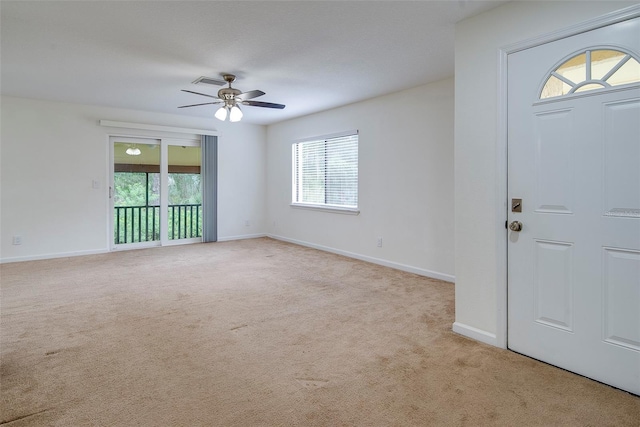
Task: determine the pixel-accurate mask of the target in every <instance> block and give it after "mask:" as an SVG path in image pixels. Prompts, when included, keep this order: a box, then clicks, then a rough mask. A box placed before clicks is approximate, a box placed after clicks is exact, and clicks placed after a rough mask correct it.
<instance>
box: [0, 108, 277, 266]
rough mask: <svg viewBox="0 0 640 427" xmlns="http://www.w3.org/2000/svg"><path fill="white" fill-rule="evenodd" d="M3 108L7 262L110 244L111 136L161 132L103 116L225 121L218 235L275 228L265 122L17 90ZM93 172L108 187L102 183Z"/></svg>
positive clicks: (181, 123)
mask: <svg viewBox="0 0 640 427" xmlns="http://www.w3.org/2000/svg"><path fill="white" fill-rule="evenodd" d="M1 107H2V109H1V121H2V130H1V134H0V150H1V157H0V160H1V171H0V195H1V204H0V207H1V216H0V218H1V223H0V236H1V238H0V240H1V241H0V259H1V260H3V261H11V260H21V259H33V258H41V257H43V258H44V257H52V256H62V255H75V254H83V253H92V252H103V251H107V250H109V246H110V236H109V233H108V224H109V222H108V218H109V217H108V215H109V212H108V198H107V189H108V182H109V172H108V171H109V146H108V136H109V134H110V133H118V134H123V133H124V134H128V135H145V136H158V135H159V134H160V132H154V131H140V130H126V129H116V128H107V127H103V126H100V125H99V124H98V123H99V120H101V119H106V120H116V121H123V122H134V123H144V124H154V125H163V126H175V127H183V128H195V129H217V130H218V132H219V144H218V150H219V152H218V154H219V160H218V161H219V170H218V179H219V182H218V236H219V238H220V239H221V240H223V239H225V238H231V237H234V236H236V237H237V236H245V235H256V234H258V235H259V234H264V233H265V232H266V214H265V200H266V199H265V193H266V187H265V181H266V166H265V156H266V129H265V127H264V126H256V125H249V124H244V123H234V124H233V125H231V124H230V123H222V122H218V121H217V120H216V121H214V119H210V120H209V119H202V118H190V117H185V116H178V115H169V114H158V113H150V112H141V111H131V110H122V109H114V108H106V107H96V106H87V105H74V104H62V103H54V102H47V101H38V100H28V99H21V98H11V97H3V98H2V100H1ZM166 136H174V137H180V136H184V135H180V134H166ZM93 180H96V181H98V182H99V183H100V185H101V188H100V189H97V190H96V189H93V188H92V181H93ZM246 220H249V221H250V224H251V225H250V226H249V227H246V226H245V221H246ZM14 235H21V236H22V237H23V243H22V245H19V246H16V245H12V237H13V236H14Z"/></svg>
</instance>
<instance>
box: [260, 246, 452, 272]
mask: <svg viewBox="0 0 640 427" xmlns="http://www.w3.org/2000/svg"><path fill="white" fill-rule="evenodd" d="M267 237H270V238H272V239H276V240H282V241H283V242H289V243H294V244H296V245H300V246H306V247H308V248H313V249H318V250H321V251H325V252H331V253H334V254H337V255H343V256H346V257H349V258H355V259H359V260H361V261H366V262H370V263H372V264H378V265H382V266H385V267H390V268H395V269H396V270H402V271H406V272H408V273H414V274H417V275H420V276H426V277H431V278H432V279H438V280H443V281H445V282H451V283H455V281H456V277H455V276H452V275H450V274H444V273H440V272H437V271H431V270H426V269H424V268H418V267H413V266H410V265H406V264H400V263H397V262H393V261H387V260H385V259H380V258H374V257H370V256H367V255H361V254H357V253H354V252H348V251H343V250H341V249H335V248H331V247H328V246H322V245H317V244H315V243H309V242H304V241H302V240H296V239H290V238H288V237H283V236H278V235H274V234H267Z"/></svg>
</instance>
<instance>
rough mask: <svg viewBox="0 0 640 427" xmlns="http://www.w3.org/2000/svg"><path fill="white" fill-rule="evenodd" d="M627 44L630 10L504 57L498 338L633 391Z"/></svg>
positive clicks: (638, 89)
mask: <svg viewBox="0 0 640 427" xmlns="http://www.w3.org/2000/svg"><path fill="white" fill-rule="evenodd" d="M638 52H640V18H635V19H632V20H628V21H624V22H621V23H618V24H615V25H611V26H607V27H603V28H599V29H596V30H593V31H589V32H586V33H583V34H579V35H576V36H572V37H569V38H565V39H562V40H558V41H555V42H552V43H548V44H544V45H541V46H538V47H534V48H531V49H527V50H524V51H521V52H517V53H514V54H511V55H509V57H508V115H509V116H508V159H509V160H508V162H509V168H508V174H509V176H508V197H509V201H508V205H509V207H511V206H512V205H514V206H513V209H510V212H509V214H508V223H509V224H513V228H515V229H516V230H517V228H518V225H519V224H518V222H519V223H521V224H522V229H521V230H520V231H512V230H509V232H508V233H509V236H508V346H509V348H510V349H512V350H514V351H516V352H519V353H522V354H525V355H528V356H531V357H534V358H536V359H539V360H542V361H545V362H548V363H551V364H553V365H556V366H559V367H561V368H564V369H567V370H570V371H573V372H576V373H579V374H582V375H585V376H587V377H590V378H593V379H596V380H598V381H602V382H604V383H607V384H610V385H613V386H615V387H619V388H621V389H624V390H627V391H630V392H632V393H636V394H640V64H638V62H637V59H638V58H639V56H638ZM517 199H521V202H519V201H518V200H517ZM519 210H520V212H519ZM514 222H515V223H514Z"/></svg>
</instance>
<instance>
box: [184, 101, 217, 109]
mask: <svg viewBox="0 0 640 427" xmlns="http://www.w3.org/2000/svg"><path fill="white" fill-rule="evenodd" d="M220 103H222V101H218V102H205V103H203V104H191V105H183V106H181V107H178V108H187V107H198V106H200V105H211V104H220Z"/></svg>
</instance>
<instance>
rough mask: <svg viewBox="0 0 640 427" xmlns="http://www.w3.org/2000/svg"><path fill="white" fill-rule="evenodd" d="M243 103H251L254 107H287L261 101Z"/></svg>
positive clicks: (245, 103) (245, 102)
mask: <svg viewBox="0 0 640 427" xmlns="http://www.w3.org/2000/svg"><path fill="white" fill-rule="evenodd" d="M242 105H250V106H252V107H266V108H277V109H279V110H282V109H283V108H284V107H285V106H284V105H282V104H273V103H271V102H260V101H242Z"/></svg>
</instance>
